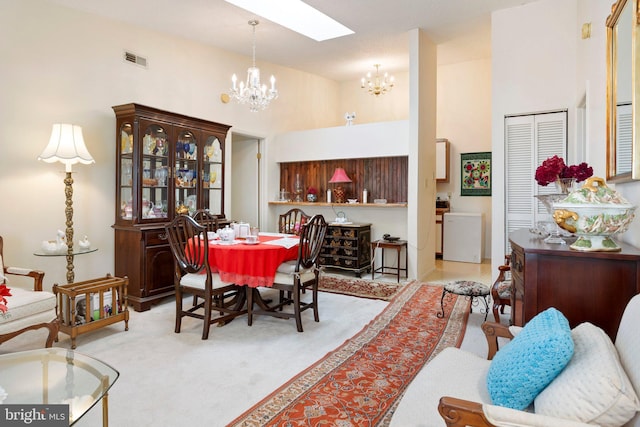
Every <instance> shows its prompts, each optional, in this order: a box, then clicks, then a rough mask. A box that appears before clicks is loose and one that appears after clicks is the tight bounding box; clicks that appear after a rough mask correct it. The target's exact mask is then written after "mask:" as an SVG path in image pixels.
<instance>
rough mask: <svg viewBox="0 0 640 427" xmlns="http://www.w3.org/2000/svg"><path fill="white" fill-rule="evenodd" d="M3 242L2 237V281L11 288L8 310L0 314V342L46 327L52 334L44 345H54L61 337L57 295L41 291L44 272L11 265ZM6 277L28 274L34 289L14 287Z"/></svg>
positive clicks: (0, 243)
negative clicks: (5, 254) (7, 260)
mask: <svg viewBox="0 0 640 427" xmlns="http://www.w3.org/2000/svg"><path fill="white" fill-rule="evenodd" d="M3 247H4V242H3V240H2V236H0V268H1V270H0V272H2V274H0V284H6V285H7V286H8V287H9V288H10V289H11V296H10V297H7V301H8V304H7V306H8V307H9V310H8V311H7V312H6V313H4V314H0V344H2V343H3V342H6V341H8V340H10V339H12V338H14V337H17V336H18V335H20V334H23V333H24V332H27V331H31V330H36V329H40V328H47V329H48V330H49V334H48V336H47V340H46V342H45V347H51V346H52V345H53V342H54V340H55V339H56V338H57V336H58V329H59V326H58V321H57V316H56V297H55V295H53V293H51V292H47V291H43V290H42V281H43V279H44V272H43V271H40V270H32V269H28V268H18V267H9V266H7V265H5V264H4V258H3ZM6 276H26V277H30V278H32V279H33V290H27V289H22V288H19V287H17V286H11V284H10V283H8V281H7V277H6Z"/></svg>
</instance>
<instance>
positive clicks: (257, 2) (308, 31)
mask: <svg viewBox="0 0 640 427" xmlns="http://www.w3.org/2000/svg"><path fill="white" fill-rule="evenodd" d="M225 1H226V2H228V3H231V4H233V5H235V6H238V7H241V8H242V9H245V10H248V11H249V12H252V13H255V14H256V15H258V16H261V17H263V18H266V19H268V20H269V21H272V22H275V23H276V24H279V25H282V26H283V27H286V28H288V29H290V30H293V31H295V32H296V33H300V34H302V35H304V36H307V37H309V38H311V39H314V40H316V41H319V42H321V41H324V40H329V39H334V38H336V37H342V36H346V35H349V34H353V30H351V29H349V28H347V27H345V26H344V25H342V24H341V23H339V22H338V21H336V20H335V19H333V18H330V17H329V16H327V15H325V14H324V13H322V12H320V11H319V10H317V9H314V8H313V7H311V6H309V5H308V4H306V3H303V2H302V1H301V0H270V1H265V0H225Z"/></svg>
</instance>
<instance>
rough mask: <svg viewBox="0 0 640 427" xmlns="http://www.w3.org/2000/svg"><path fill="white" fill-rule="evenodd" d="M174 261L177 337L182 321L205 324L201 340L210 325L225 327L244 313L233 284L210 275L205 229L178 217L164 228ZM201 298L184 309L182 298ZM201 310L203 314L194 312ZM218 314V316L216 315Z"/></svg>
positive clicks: (192, 221)
mask: <svg viewBox="0 0 640 427" xmlns="http://www.w3.org/2000/svg"><path fill="white" fill-rule="evenodd" d="M165 231H166V232H167V239H168V240H169V246H170V247H171V253H172V254H173V259H174V265H175V268H174V285H175V290H176V328H175V332H176V333H180V327H181V323H182V318H183V317H194V318H196V319H201V320H203V322H204V327H203V330H202V339H203V340H206V339H207V338H209V327H210V326H211V324H213V323H222V324H224V323H226V322H227V321H230V320H232V319H234V318H235V317H237V316H239V315H241V314H244V313H246V310H244V311H242V310H241V307H242V305H243V302H244V301H239V299H240V297H241V294H240V293H239V292H238V287H237V286H235V285H234V284H229V283H224V282H222V281H221V280H220V276H219V275H218V274H217V273H213V272H211V266H210V265H209V260H208V258H209V257H208V248H209V239H208V238H207V233H206V231H207V228H206V227H205V226H204V225H200V224H198V223H197V222H196V221H195V220H194V219H193V218H191V217H189V216H187V215H178V216H176V217H175V218H174V220H173V221H171V222H170V223H169V224H167V225H166V226H165ZM185 293H187V294H193V295H197V296H198V297H200V298H202V302H199V303H197V302H196V300H195V298H194V303H193V305H192V306H191V307H189V308H187V309H183V303H184V302H183V297H184V294H185ZM201 309H204V314H202V313H201V312H197V311H198V310H201ZM216 313H217V314H216Z"/></svg>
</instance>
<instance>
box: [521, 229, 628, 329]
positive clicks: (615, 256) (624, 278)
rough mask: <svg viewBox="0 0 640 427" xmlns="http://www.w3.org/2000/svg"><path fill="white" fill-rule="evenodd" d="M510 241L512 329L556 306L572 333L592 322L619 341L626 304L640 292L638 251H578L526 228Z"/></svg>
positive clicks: (624, 247)
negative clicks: (580, 325) (618, 335)
mask: <svg viewBox="0 0 640 427" xmlns="http://www.w3.org/2000/svg"><path fill="white" fill-rule="evenodd" d="M509 241H510V242H511V248H512V253H511V274H512V286H513V288H512V293H511V321H512V323H513V324H514V325H516V326H523V325H524V324H525V323H526V322H528V321H529V320H531V318H532V317H534V316H535V315H536V314H538V313H539V312H541V311H544V310H545V309H547V308H549V307H555V308H556V309H558V310H559V311H561V312H562V313H563V314H564V315H565V316H566V317H567V319H568V320H569V324H570V325H571V327H572V328H573V327H575V326H577V325H578V324H580V323H582V322H591V323H593V324H595V325H597V326H599V327H601V328H602V329H603V330H604V331H605V332H606V333H607V334H608V335H609V336H610V337H611V339H612V340H615V336H616V333H617V331H618V324H619V323H620V319H621V317H622V313H623V311H624V308H625V306H626V305H627V302H628V301H629V300H630V299H631V298H632V297H633V296H634V295H636V294H638V293H640V250H639V249H636V248H634V247H632V246H630V245H626V244H623V243H619V245H620V246H621V247H622V251H620V252H579V251H574V250H572V249H570V248H569V247H568V245H557V244H555V245H553V244H547V243H545V242H544V241H543V239H542V238H540V236H538V235H536V234H532V233H530V232H529V231H528V230H526V229H520V230H516V231H514V232H512V233H511V234H509Z"/></svg>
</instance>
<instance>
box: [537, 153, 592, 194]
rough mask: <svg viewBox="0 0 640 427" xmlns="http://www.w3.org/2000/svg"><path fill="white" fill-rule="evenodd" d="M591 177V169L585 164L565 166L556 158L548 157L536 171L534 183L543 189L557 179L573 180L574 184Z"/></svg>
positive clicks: (561, 160) (559, 158)
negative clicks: (536, 182) (574, 180)
mask: <svg viewBox="0 0 640 427" xmlns="http://www.w3.org/2000/svg"><path fill="white" fill-rule="evenodd" d="M592 175H593V168H592V167H591V166H589V165H588V164H586V163H585V162H582V163H580V164H579V165H572V166H567V165H566V164H565V163H564V160H563V159H562V158H561V157H558V156H553V157H549V158H548V159H547V160H545V161H544V162H542V165H540V166H538V169H536V181H538V184H539V185H542V186H543V187H544V186H547V185H549V184H551V183H552V182H555V181H556V180H557V179H558V178H575V179H576V182H580V181H584V180H585V179H587V178H589V177H590V176H592Z"/></svg>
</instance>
